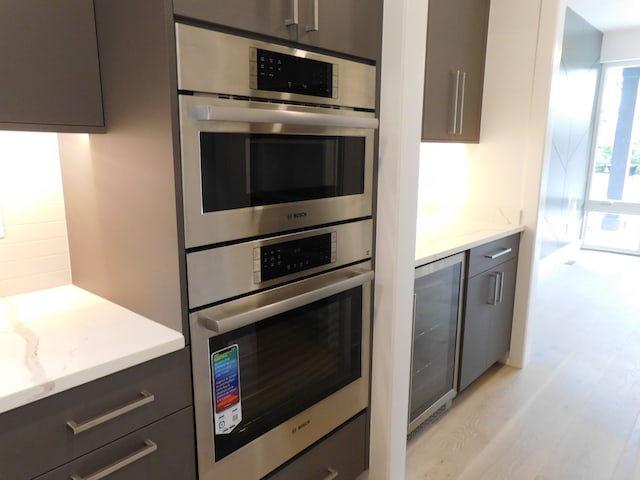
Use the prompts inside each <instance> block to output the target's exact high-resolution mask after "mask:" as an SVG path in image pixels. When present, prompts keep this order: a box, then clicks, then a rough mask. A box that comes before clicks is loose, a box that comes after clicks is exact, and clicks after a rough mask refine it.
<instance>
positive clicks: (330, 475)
mask: <svg viewBox="0 0 640 480" xmlns="http://www.w3.org/2000/svg"><path fill="white" fill-rule="evenodd" d="M327 472H329V473H328V474H327V475H326V476H325V477H324V478H323V479H322V480H333V479H334V478H338V472H337V471H336V470H334V469H333V468H327Z"/></svg>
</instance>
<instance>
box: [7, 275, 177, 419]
mask: <svg viewBox="0 0 640 480" xmlns="http://www.w3.org/2000/svg"><path fill="white" fill-rule="evenodd" d="M184 346H185V339H184V336H183V335H182V334H181V333H180V332H178V331H176V330H173V329H171V328H168V327H166V326H164V325H161V324H159V323H157V322H154V321H152V320H150V319H148V318H146V317H144V316H142V315H139V314H137V313H135V312H132V311H130V310H128V309H126V308H124V307H122V306H120V305H118V304H115V303H113V302H110V301H108V300H105V299H104V298H101V297H99V296H97V295H95V294H93V293H91V292H88V291H86V290H83V289H81V288H79V287H76V286H74V285H65V286H62V287H54V288H51V289H45V290H38V291H34V292H29V293H23V294H20V295H15V296H12V297H4V298H0V413H2V412H7V411H9V410H13V409H16V408H18V407H21V406H23V405H26V404H29V403H32V402H36V401H38V400H41V399H43V398H46V397H49V396H51V395H55V394H57V393H60V392H63V391H65V390H69V389H72V388H74V387H77V386H80V385H84V384H86V383H89V382H91V381H93V380H97V379H99V378H103V377H105V376H108V375H111V374H114V373H117V372H120V371H123V370H126V369H128V368H131V367H134V366H136V365H139V364H142V363H145V362H147V361H150V360H153V359H155V358H158V357H161V356H163V355H167V354H169V353H172V352H175V351H178V350H180V349H182V348H184Z"/></svg>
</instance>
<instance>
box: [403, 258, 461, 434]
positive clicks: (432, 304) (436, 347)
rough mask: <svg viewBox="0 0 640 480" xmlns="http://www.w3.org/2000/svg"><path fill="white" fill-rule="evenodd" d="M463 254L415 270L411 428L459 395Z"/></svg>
mask: <svg viewBox="0 0 640 480" xmlns="http://www.w3.org/2000/svg"><path fill="white" fill-rule="evenodd" d="M463 269H464V254H459V255H454V256H452V257H448V258H445V259H443V260H440V261H436V262H433V263H430V264H427V265H424V266H422V267H419V268H416V278H415V284H414V325H413V351H412V359H411V392H410V408H409V430H410V431H412V430H413V429H415V428H416V427H417V426H418V425H419V424H420V423H422V422H423V421H424V420H425V419H426V418H428V417H429V416H430V415H431V414H433V413H434V412H435V411H436V410H437V409H438V408H440V407H441V406H442V405H444V404H446V403H447V402H448V401H450V400H451V399H453V398H454V397H455V393H456V390H455V386H456V384H457V376H458V374H457V371H458V350H459V331H460V317H461V310H462V278H463Z"/></svg>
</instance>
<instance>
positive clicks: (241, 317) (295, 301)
mask: <svg viewBox="0 0 640 480" xmlns="http://www.w3.org/2000/svg"><path fill="white" fill-rule="evenodd" d="M371 280H373V271H371V270H367V271H366V272H362V273H359V274H357V275H354V276H349V277H348V278H346V279H344V280H339V281H337V282H332V283H330V284H328V285H325V286H322V287H320V288H316V289H313V290H311V291H308V292H304V293H301V294H300V295H296V296H294V297H290V298H287V299H285V300H281V301H279V302H274V303H270V304H269V305H264V306H262V307H259V308H255V309H252V310H246V311H243V312H239V313H236V314H230V315H228V316H225V317H224V318H222V319H215V318H210V317H208V316H207V315H206V314H204V313H203V314H201V315H200V316H199V318H198V319H199V321H200V323H201V324H202V325H203V326H204V327H205V328H207V329H209V330H212V331H214V332H215V333H218V334H220V333H227V332H230V331H232V330H236V329H238V328H242V327H246V326H247V325H252V324H254V323H257V322H259V321H261V320H265V319H267V318H270V317H273V316H275V315H279V314H281V313H284V312H288V311H290V310H293V309H295V308H298V307H302V306H304V305H308V304H310V303H313V302H315V301H317V300H322V299H323V298H327V297H330V296H331V295H335V294H337V293H340V292H344V291H346V290H349V289H350V288H354V287H357V286H359V285H363V284H365V283H366V282H369V281H371Z"/></svg>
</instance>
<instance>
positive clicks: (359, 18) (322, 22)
mask: <svg viewBox="0 0 640 480" xmlns="http://www.w3.org/2000/svg"><path fill="white" fill-rule="evenodd" d="M381 32H382V2H381V1H379V0H300V24H299V25H298V42H299V43H302V44H305V45H311V46H314V47H318V48H322V49H324V50H330V51H333V52H342V53H346V54H349V55H354V56H357V57H362V58H368V59H371V60H376V59H378V57H379V54H380V48H381V45H382V43H381V42H382V35H381Z"/></svg>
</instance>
